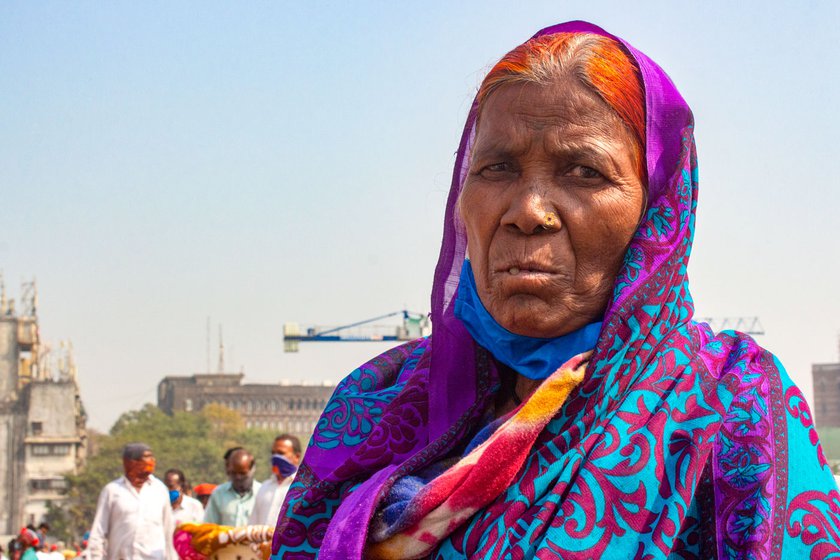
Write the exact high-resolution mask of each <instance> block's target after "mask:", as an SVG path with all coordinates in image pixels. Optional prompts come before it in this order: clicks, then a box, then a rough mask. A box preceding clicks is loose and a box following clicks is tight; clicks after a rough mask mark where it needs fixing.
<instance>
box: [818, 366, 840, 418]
mask: <svg viewBox="0 0 840 560" xmlns="http://www.w3.org/2000/svg"><path fill="white" fill-rule="evenodd" d="M811 376H812V378H813V382H814V411H813V412H814V422H815V424H816V425H817V426H818V427H820V428H823V427H829V426H832V427H840V364H814V365H812V366H811Z"/></svg>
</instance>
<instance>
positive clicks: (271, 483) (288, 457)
mask: <svg viewBox="0 0 840 560" xmlns="http://www.w3.org/2000/svg"><path fill="white" fill-rule="evenodd" d="M300 456H301V448H300V440H299V439H298V438H297V437H295V436H292V435H289V434H282V435H279V436H277V437H276V438H274V444H272V446H271V470H272V472H273V473H274V474H273V476H271V477H269V478H268V480H266V481H265V482H263V484H262V486H260V491H259V492H257V499H256V503H255V504H254V510H253V511H252V512H251V517H249V518H248V524H249V525H271V526H272V527H273V526H274V525H275V524H276V523H277V516H278V515H279V514H280V508H281V507H282V506H283V500H285V499H286V493H287V492H288V491H289V486H291V485H292V480H293V479H294V478H295V472H297V466H298V465H299V464H300Z"/></svg>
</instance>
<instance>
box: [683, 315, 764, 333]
mask: <svg viewBox="0 0 840 560" xmlns="http://www.w3.org/2000/svg"><path fill="white" fill-rule="evenodd" d="M695 320H696V321H697V322H698V323H708V325H709V326H710V327H711V328H712V330H713V331H714V332H716V333H717V332H720V331H724V330H727V329H732V330H735V331H741V332H742V333H744V334H749V335H762V334H764V326H763V325H762V324H761V321H759V320H758V317H698V318H697V319H695Z"/></svg>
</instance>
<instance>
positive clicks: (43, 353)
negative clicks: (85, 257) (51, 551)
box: [0, 284, 87, 535]
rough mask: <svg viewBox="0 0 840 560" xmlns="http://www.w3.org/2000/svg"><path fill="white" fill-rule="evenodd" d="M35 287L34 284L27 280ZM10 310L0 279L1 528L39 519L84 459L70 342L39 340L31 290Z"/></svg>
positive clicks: (6, 531) (59, 499) (13, 529)
mask: <svg viewBox="0 0 840 560" xmlns="http://www.w3.org/2000/svg"><path fill="white" fill-rule="evenodd" d="M33 289H34V285H33ZM25 301H28V304H27V305H25V306H24V308H23V312H22V313H21V314H18V313H16V312H15V308H14V303H13V302H12V301H7V300H6V297H5V290H4V289H3V287H2V284H0V534H2V535H11V534H16V533H17V532H18V531H19V530H20V528H21V527H22V526H23V525H25V524H27V523H34V524H37V523H40V522H41V521H42V520H43V517H44V515H45V514H46V512H47V508H48V504H49V503H52V504H53V505H55V506H57V507H61V504H62V503H63V502H64V501H65V499H66V498H65V495H64V494H65V489H66V488H65V479H64V475H66V474H75V473H77V472H78V470H79V469H80V468H81V467H82V465H83V463H84V460H85V449H86V443H87V434H86V430H85V413H84V410H83V408H82V401H81V398H80V396H79V388H78V384H77V382H76V370H75V365H74V364H73V361H72V357H71V356H70V353H69V350H68V348H69V346H68V347H65V346H63V345H62V354H61V355H59V356H57V357H58V367H57V369H56V370H53V367H52V358H55V357H56V356H55V355H54V354H53V353H52V352H51V351H50V349H49V348H48V347H47V346H46V345H42V344H41V341H40V336H39V331H38V319H37V316H36V314H35V302H36V301H37V299H36V297H35V296H34V292H33V293H32V296H31V298H30V299H28V300H25Z"/></svg>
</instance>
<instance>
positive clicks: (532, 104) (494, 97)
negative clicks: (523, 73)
mask: <svg viewBox="0 0 840 560" xmlns="http://www.w3.org/2000/svg"><path fill="white" fill-rule="evenodd" d="M475 131H476V132H475V134H476V139H475V142H474V144H473V146H472V147H471V150H470V156H471V157H470V159H471V160H472V156H474V155H475V154H476V153H477V152H482V153H483V152H485V151H498V152H506V151H508V150H513V151H515V150H516V149H517V148H519V146H517V145H518V144H520V143H521V142H522V141H523V140H525V139H526V138H527V137H536V138H541V137H544V136H545V137H548V138H550V139H551V140H553V141H554V142H555V143H587V142H598V141H599V140H600V139H604V138H609V139H611V140H615V141H620V142H629V143H633V144H635V143H634V142H633V136H632V132H631V131H630V130H629V128H628V127H627V126H626V125H625V124H624V123H623V121H622V120H621V118H620V117H619V116H618V114H617V113H616V112H615V111H614V110H613V109H612V108H611V107H610V106H609V105H608V104H607V103H605V102H604V101H603V100H602V99H601V98H600V97H599V96H598V94H597V93H595V92H593V91H592V90H591V89H589V88H588V87H587V86H585V85H584V84H582V83H581V82H580V81H579V80H577V79H576V78H573V77H568V78H566V77H564V78H558V79H556V80H553V81H551V82H550V83H547V84H538V83H525V84H507V85H504V86H502V87H500V88H498V89H497V90H495V91H493V92H492V93H490V95H489V96H488V97H487V98H486V99H485V100H484V103H483V104H482V106H481V108H480V110H479V113H478V115H477V118H476V126H475Z"/></svg>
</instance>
